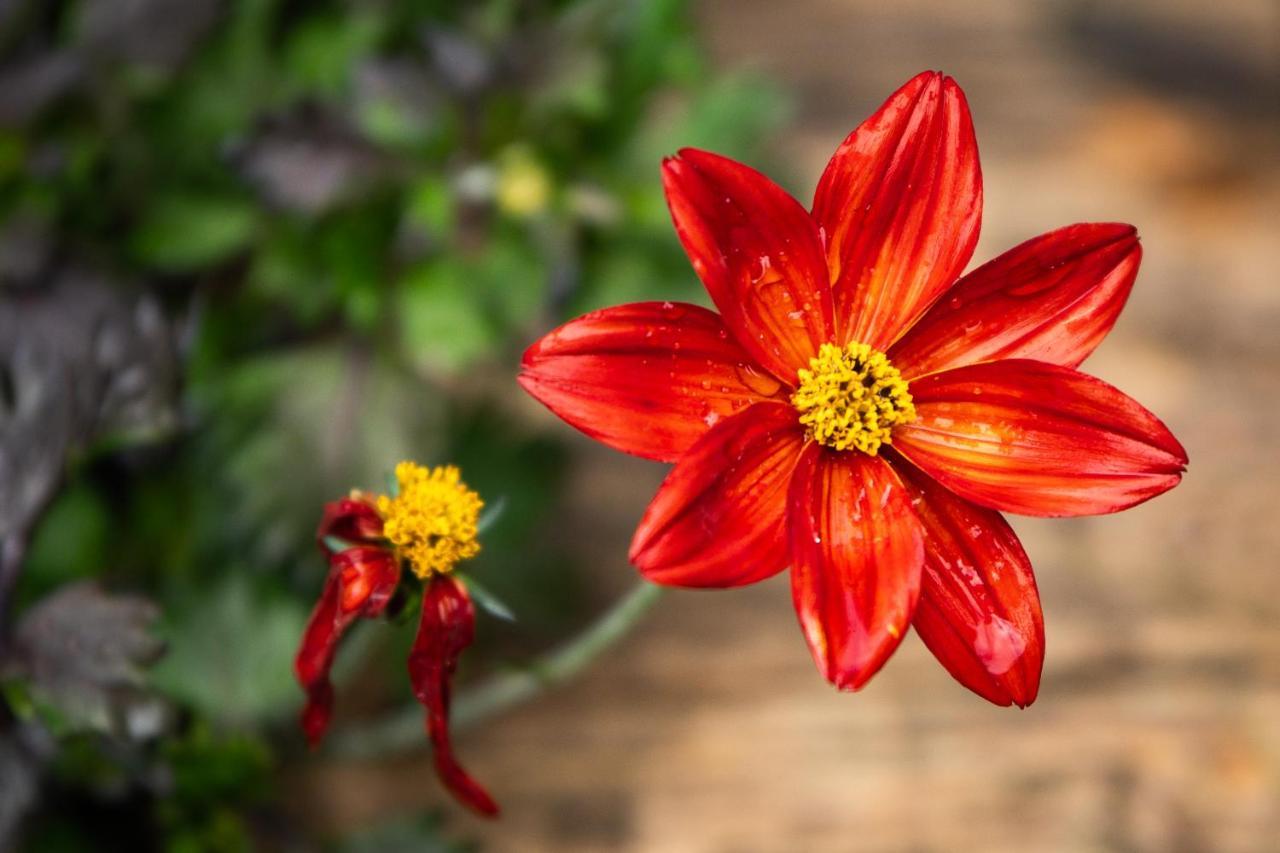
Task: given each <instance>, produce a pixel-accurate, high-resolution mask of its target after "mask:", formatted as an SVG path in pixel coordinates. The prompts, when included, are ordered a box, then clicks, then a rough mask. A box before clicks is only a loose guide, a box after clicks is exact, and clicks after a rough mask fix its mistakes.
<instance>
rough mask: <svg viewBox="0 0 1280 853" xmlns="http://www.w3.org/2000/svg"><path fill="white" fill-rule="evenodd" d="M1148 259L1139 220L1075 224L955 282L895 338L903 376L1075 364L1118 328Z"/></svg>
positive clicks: (894, 354) (896, 360)
mask: <svg viewBox="0 0 1280 853" xmlns="http://www.w3.org/2000/svg"><path fill="white" fill-rule="evenodd" d="M1141 260H1142V247H1141V246H1140V245H1139V244H1138V232H1137V230H1136V229H1135V228H1134V227H1133V226H1132V225H1119V224H1102V225H1069V226H1067V227H1066V228H1061V229H1059V230H1057V231H1051V232H1049V233H1048V234H1044V235H1041V236H1039V237H1036V238H1035V239H1033V240H1028V241H1027V242H1025V243H1023V244H1022V245H1020V246H1018V247H1016V248H1014V249H1010V250H1009V251H1008V252H1005V253H1004V254H1003V255H1001V256H1000V257H998V258H996V259H995V260H993V261H990V262H988V263H986V264H984V265H982V266H981V267H979V268H978V269H976V270H974V271H973V272H971V273H969V274H968V275H967V276H965V277H964V278H962V279H961V280H960V281H959V282H957V283H956V285H955V287H953V288H951V290H950V291H948V292H947V294H946V296H945V297H944V298H943V299H940V300H939V301H938V302H937V304H935V305H934V306H933V308H931V309H930V310H929V312H928V313H927V314H925V315H924V317H922V318H921V319H920V322H918V323H916V324H915V326H913V327H912V328H911V330H910V331H909V332H907V334H906V335H905V336H904V337H903V338H902V340H900V341H899V342H898V343H897V344H895V345H894V347H893V349H892V350H890V352H889V356H890V358H891V359H892V361H893V363H894V364H895V365H896V366H897V367H898V369H899V370H901V371H902V373H903V375H904V376H907V377H913V376H922V375H924V374H926V373H936V372H938V371H940V370H947V369H949V368H952V367H962V366H964V365H966V364H975V363H977V362H979V361H996V360H998V359H1008V358H1032V359H1035V360H1037V361H1047V362H1049V363H1050V364H1061V365H1064V366H1066V367H1075V366H1077V365H1078V364H1080V362H1082V361H1084V360H1085V358H1087V357H1088V355H1089V353H1091V352H1093V351H1094V350H1095V349H1096V348H1097V346H1098V344H1100V343H1101V342H1102V338H1103V337H1104V336H1105V335H1106V334H1107V332H1109V331H1111V327H1112V326H1113V325H1115V322H1116V318H1117V317H1119V316H1120V309H1122V308H1123V307H1124V303H1125V300H1126V299H1128V298H1129V291H1130V290H1131V289H1132V288H1133V280H1134V278H1135V277H1136V276H1137V274H1138V264H1139V262H1140V261H1141Z"/></svg>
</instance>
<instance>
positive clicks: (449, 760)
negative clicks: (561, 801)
mask: <svg viewBox="0 0 1280 853" xmlns="http://www.w3.org/2000/svg"><path fill="white" fill-rule="evenodd" d="M475 633H476V611H475V607H474V606H473V605H472V603H471V596H470V595H468V594H467V588H466V587H465V586H464V585H463V583H462V581H461V580H459V579H458V578H456V577H454V576H452V575H448V574H443V575H442V574H437V575H433V576H432V577H431V579H430V580H429V581H427V584H426V586H425V588H424V589H423V590H422V621H421V622H419V623H418V634H417V637H416V638H415V639H414V641H413V649H412V650H411V651H410V652H409V683H410V684H412V685H413V694H414V696H416V697H417V699H418V701H419V702H420V703H422V706H423V708H424V709H425V710H426V714H427V717H426V726H427V735H428V736H429V737H430V738H431V746H432V748H433V750H434V752H435V765H436V775H437V776H439V777H440V781H441V782H443V783H444V785H445V787H446V788H448V789H449V792H450V793H451V794H453V796H454V797H456V798H457V799H458V801H459V802H461V803H462V804H463V805H465V806H467V807H468V808H470V809H472V810H473V811H475V812H476V813H477V814H480V815H483V816H484V817H494V816H496V815H497V814H498V804H497V803H496V802H494V800H493V797H491V796H489V792H488V791H486V790H485V789H484V788H483V787H482V786H481V785H480V784H479V783H478V782H476V781H475V780H474V779H472V778H471V776H470V775H469V774H468V773H467V771H466V770H464V769H463V767H462V765H461V764H459V763H458V760H457V758H455V757H454V754H453V744H452V741H451V740H450V738H449V704H450V699H451V694H452V691H453V674H454V672H455V671H456V670H457V668H458V658H459V657H461V656H462V653H463V652H464V651H466V649H467V647H468V646H470V645H471V642H472V640H474V639H475Z"/></svg>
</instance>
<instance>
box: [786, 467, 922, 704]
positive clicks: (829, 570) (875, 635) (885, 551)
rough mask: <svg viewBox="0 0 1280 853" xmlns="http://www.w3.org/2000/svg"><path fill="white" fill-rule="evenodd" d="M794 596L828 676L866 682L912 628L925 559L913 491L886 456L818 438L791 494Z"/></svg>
mask: <svg viewBox="0 0 1280 853" xmlns="http://www.w3.org/2000/svg"><path fill="white" fill-rule="evenodd" d="M787 506H788V509H787V531H788V534H789V537H788V538H789V539H790V542H791V559H792V563H791V595H792V598H793V599H794V601H795V606H796V614H797V615H798V616H799V617H800V626H801V628H803V629H804V635H805V639H806V640H807V641H808V643H809V651H810V652H812V653H813V659H814V662H815V663H817V665H818V669H820V670H822V673H823V674H824V675H825V676H826V677H827V680H828V681H830V682H831V683H832V684H834V685H836V686H837V687H839V688H840V689H841V690H857V689H858V688H860V687H862V685H864V684H866V683H867V681H868V680H869V679H870V678H871V676H873V675H875V674H876V672H877V671H878V670H879V669H880V667H881V666H883V665H884V662H885V661H886V660H888V659H889V655H891V654H892V653H893V650H894V649H896V648H897V647H898V643H900V642H901V641H902V637H903V634H905V633H906V629H907V624H908V623H909V622H910V621H911V614H912V612H913V611H914V610H915V606H916V599H917V597H918V596H919V594H920V567H921V563H922V562H923V560H924V546H923V538H922V534H921V530H920V522H919V521H918V520H917V519H916V515H915V512H914V511H913V510H912V508H911V498H910V495H909V494H908V493H907V492H906V490H905V489H904V488H903V486H902V483H901V482H900V481H899V480H898V477H897V475H896V474H895V473H894V471H893V469H892V468H890V467H889V465H888V463H886V462H885V461H884V460H883V459H880V458H879V457H875V456H868V455H866V454H864V453H857V452H846V453H835V452H832V451H828V450H825V449H824V448H822V447H821V446H819V445H817V444H813V443H811V444H809V445H808V446H807V447H806V448H805V450H804V453H803V454H801V456H800V462H799V463H798V464H797V465H796V471H795V476H794V478H793V480H792V485H791V492H790V494H789V496H788V499H787Z"/></svg>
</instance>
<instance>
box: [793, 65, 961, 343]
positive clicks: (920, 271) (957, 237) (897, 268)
mask: <svg viewBox="0 0 1280 853" xmlns="http://www.w3.org/2000/svg"><path fill="white" fill-rule="evenodd" d="M813 218H814V220H815V221H816V222H817V223H818V225H819V227H820V228H821V229H822V231H821V233H822V234H823V236H824V238H825V240H826V253H827V263H828V265H829V267H830V276H831V281H832V282H833V288H834V298H835V312H836V325H837V327H838V329H839V333H840V335H841V339H842V340H854V341H861V342H862V343H865V344H869V345H871V346H872V347H874V348H876V349H879V350H886V349H888V347H889V344H891V343H893V341H895V340H896V339H897V338H898V337H899V336H900V335H901V334H902V332H903V331H905V330H906V329H907V328H908V327H909V326H910V325H911V324H912V322H914V321H915V320H916V318H918V317H919V316H920V315H921V314H922V313H923V312H924V311H925V309H927V308H928V307H929V305H930V304H932V302H933V301H934V300H935V299H936V298H937V297H938V295H939V294H940V293H942V292H943V291H944V290H946V288H948V287H949V286H951V284H952V283H953V282H954V281H955V280H956V278H957V277H959V275H960V273H961V272H962V271H963V270H964V266H965V264H966V263H968V261H969V257H970V256H971V255H972V254H973V247H974V245H975V244H976V243H977V241H978V227H979V224H980V221H981V218H982V175H981V171H980V169H979V167H978V144H977V141H976V139H975V138H974V133H973V121H972V119H971V118H970V116H969V105H968V103H967V102H966V101H965V97H964V93H963V92H961V91H960V87H959V86H957V85H956V82H955V81H954V80H952V79H951V78H950V77H945V76H943V75H942V74H939V73H938V72H935V71H927V72H925V73H923V74H919V75H917V76H916V77H914V78H912V79H911V80H910V81H908V82H907V84H906V85H905V86H903V87H902V88H901V89H899V90H898V91H897V92H895V93H894V94H893V95H891V96H890V97H889V99H888V100H887V101H886V102H885V103H884V105H883V106H881V107H880V109H879V110H877V111H876V113H875V114H874V115H872V116H871V117H870V118H868V119H867V120H866V121H864V122H863V123H862V124H861V125H859V126H858V128H857V129H856V130H854V131H853V133H851V134H849V137H848V138H847V139H845V141H844V142H843V143H842V144H841V145H840V147H839V148H837V149H836V153H835V155H834V156H832V158H831V162H830V163H829V164H828V165H827V168H826V171H825V172H824V173H823V175H822V178H821V179H820V180H819V182H818V189H817V192H816V193H815V194H814V200H813Z"/></svg>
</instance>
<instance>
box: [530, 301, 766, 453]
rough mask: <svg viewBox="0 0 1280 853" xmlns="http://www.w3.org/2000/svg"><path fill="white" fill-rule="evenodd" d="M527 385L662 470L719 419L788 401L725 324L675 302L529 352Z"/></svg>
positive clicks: (623, 310)
mask: <svg viewBox="0 0 1280 853" xmlns="http://www.w3.org/2000/svg"><path fill="white" fill-rule="evenodd" d="M520 384H521V385H522V386H524V389H525V390H526V391H528V392H529V393H530V394H532V395H533V396H534V397H536V398H537V399H538V400H539V401H540V402H541V403H542V404H543V405H545V406H546V407H547V408H549V409H550V410H551V411H553V412H555V413H556V414H557V415H559V416H560V417H562V418H564V419H565V420H566V421H567V422H568V423H570V424H571V425H573V426H575V427H577V428H578V429H580V430H582V431H583V432H585V433H586V434H587V435H589V436H591V437H592V438H594V439H597V440H598V441H602V442H604V443H605V444H607V445H609V446H610V447H613V448H615V449H617V450H621V451H624V452H626V453H634V454H636V455H637V456H644V457H647V458H649V459H657V460H659V461H662V462H674V461H675V460H676V459H678V458H679V457H680V455H681V454H683V453H684V452H685V451H686V450H688V449H689V447H690V446H691V445H692V444H693V443H694V441H696V440H697V439H698V438H699V437H701V436H702V435H703V434H704V433H706V431H707V430H708V429H709V428H710V427H711V425H712V424H714V423H715V422H716V421H718V420H720V419H721V418H725V417H728V416H729V415H731V414H733V413H734V412H737V411H740V410H741V409H743V408H745V407H747V406H749V405H751V404H752V403H753V402H756V401H758V400H761V399H763V398H764V397H765V396H769V395H773V394H777V393H779V392H780V391H782V385H781V383H779V382H778V380H777V379H774V378H773V376H771V375H769V374H768V373H766V372H764V371H762V370H761V369H759V368H757V367H754V366H753V365H752V362H751V358H750V356H748V355H747V354H746V353H745V352H744V351H743V349H742V347H740V346H739V345H738V343H737V341H736V340H734V338H733V337H732V336H731V335H730V334H729V332H728V330H727V329H725V326H724V323H723V322H722V321H721V319H720V317H719V316H718V315H716V314H715V313H714V312H711V311H708V310H707V309H705V308H699V307H698V306H696V305H686V304H676V303H671V302H644V303H639V304H636V305H620V306H618V307H616V308H606V309H604V310H603V311H594V312H592V313H590V314H587V315H586V316H585V317H580V318H578V319H577V320H573V321H572V322H569V323H566V324H565V325H563V326H561V327H560V328H559V329H556V330H555V331H554V332H552V333H551V334H549V335H547V336H546V337H544V338H543V339H542V340H540V341H538V342H537V343H535V344H534V345H533V346H531V347H529V349H528V350H527V351H526V352H525V354H524V363H523V372H522V373H521V375H520Z"/></svg>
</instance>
